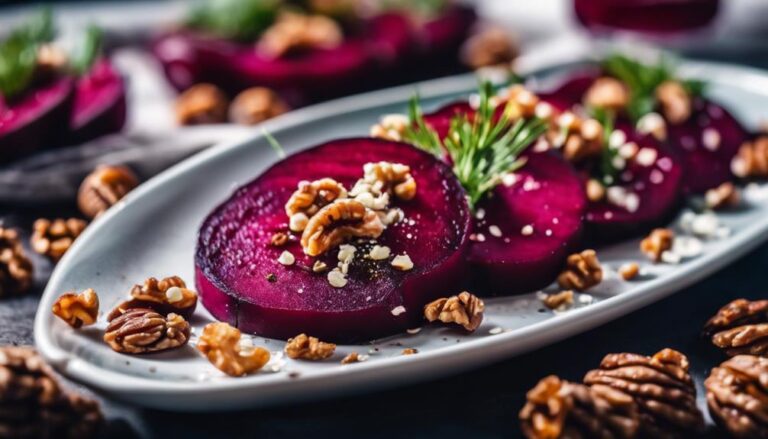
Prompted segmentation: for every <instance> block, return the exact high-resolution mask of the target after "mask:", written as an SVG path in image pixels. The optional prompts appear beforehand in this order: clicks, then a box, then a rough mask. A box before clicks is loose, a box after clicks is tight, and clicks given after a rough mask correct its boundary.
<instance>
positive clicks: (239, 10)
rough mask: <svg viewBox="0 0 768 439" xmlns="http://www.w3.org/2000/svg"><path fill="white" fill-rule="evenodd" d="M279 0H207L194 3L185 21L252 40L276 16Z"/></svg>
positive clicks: (202, 28) (241, 39) (245, 39)
mask: <svg viewBox="0 0 768 439" xmlns="http://www.w3.org/2000/svg"><path fill="white" fill-rule="evenodd" d="M280 5H281V1H280V0H208V1H204V2H202V3H200V4H199V5H198V6H197V7H195V8H194V9H193V10H192V12H191V13H190V15H189V17H188V18H187V25H188V26H190V27H192V28H196V29H201V30H205V31H208V32H211V33H213V34H215V35H217V36H220V37H222V38H229V39H234V40H240V41H255V40H256V39H257V38H258V37H259V35H261V33H262V32H264V30H265V29H267V27H269V26H270V25H272V23H274V21H275V18H276V17H277V12H278V8H279V7H280Z"/></svg>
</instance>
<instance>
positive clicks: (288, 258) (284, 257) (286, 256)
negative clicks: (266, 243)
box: [277, 250, 296, 265]
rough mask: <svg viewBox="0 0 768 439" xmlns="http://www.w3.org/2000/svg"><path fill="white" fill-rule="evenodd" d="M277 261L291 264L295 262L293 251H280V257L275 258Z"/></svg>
mask: <svg viewBox="0 0 768 439" xmlns="http://www.w3.org/2000/svg"><path fill="white" fill-rule="evenodd" d="M277 262H279V263H281V264H283V265H293V263H294V262H296V258H295V257H294V256H293V253H291V252H289V251H288V250H284V251H283V252H282V253H280V257H278V258H277Z"/></svg>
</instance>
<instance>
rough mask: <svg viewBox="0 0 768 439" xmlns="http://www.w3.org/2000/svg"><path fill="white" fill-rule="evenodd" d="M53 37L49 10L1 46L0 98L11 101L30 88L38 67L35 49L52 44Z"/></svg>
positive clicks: (24, 26)
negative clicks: (45, 44) (47, 43)
mask: <svg viewBox="0 0 768 439" xmlns="http://www.w3.org/2000/svg"><path fill="white" fill-rule="evenodd" d="M54 34H55V29H54V26H53V19H52V16H51V10H50V9H49V8H45V9H43V10H42V11H41V12H40V14H38V15H37V16H35V17H33V18H32V19H30V20H29V21H28V22H27V23H25V24H24V25H22V26H20V27H19V28H17V29H16V30H14V31H13V32H11V34H10V35H9V36H8V38H7V39H6V40H5V41H3V42H2V43H0V94H2V96H3V97H5V98H13V97H15V96H16V95H18V94H20V93H21V92H23V91H24V90H25V89H26V88H27V86H29V83H30V82H31V81H32V78H33V75H34V73H35V67H36V65H37V49H38V47H40V45H41V44H43V43H46V42H49V41H51V40H52V39H53V37H54Z"/></svg>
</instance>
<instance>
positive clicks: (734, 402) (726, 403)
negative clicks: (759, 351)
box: [704, 355, 768, 439]
mask: <svg viewBox="0 0 768 439" xmlns="http://www.w3.org/2000/svg"><path fill="white" fill-rule="evenodd" d="M767 377H768V359H766V358H760V357H756V356H754V355H738V356H736V357H733V358H731V359H729V360H727V361H725V362H723V363H722V364H721V365H720V366H719V367H715V368H714V369H712V372H711V373H710V375H709V377H708V378H707V379H706V380H705V381H704V387H705V388H706V389H707V406H708V407H709V413H710V414H711V415H712V419H714V420H715V422H716V423H717V424H718V425H719V426H721V427H722V428H723V429H725V430H726V431H727V432H728V433H730V435H731V436H732V437H735V438H745V439H746V438H768V379H767Z"/></svg>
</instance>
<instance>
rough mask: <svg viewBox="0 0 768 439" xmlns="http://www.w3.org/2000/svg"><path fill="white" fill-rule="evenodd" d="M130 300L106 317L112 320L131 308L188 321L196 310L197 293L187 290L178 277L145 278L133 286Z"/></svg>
mask: <svg viewBox="0 0 768 439" xmlns="http://www.w3.org/2000/svg"><path fill="white" fill-rule="evenodd" d="M130 295H131V298H130V299H129V300H127V301H125V302H123V303H121V304H120V305H118V306H117V307H116V308H115V309H113V310H112V312H110V313H109V315H108V316H107V318H108V319H113V318H115V317H117V316H118V315H120V314H122V313H124V312H125V311H126V310H128V309H131V308H149V309H152V310H154V311H155V312H157V313H160V314H163V315H166V314H169V313H174V314H179V315H180V316H182V317H184V318H186V319H188V318H190V317H192V313H194V312H195V308H197V292H195V291H193V290H190V289H188V288H187V284H186V283H185V282H184V281H183V280H182V279H181V278H180V277H178V276H169V277H166V278H163V279H160V280H158V279H156V278H154V277H150V278H147V280H145V281H144V284H142V285H138V284H137V285H134V286H133V288H131V292H130Z"/></svg>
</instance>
